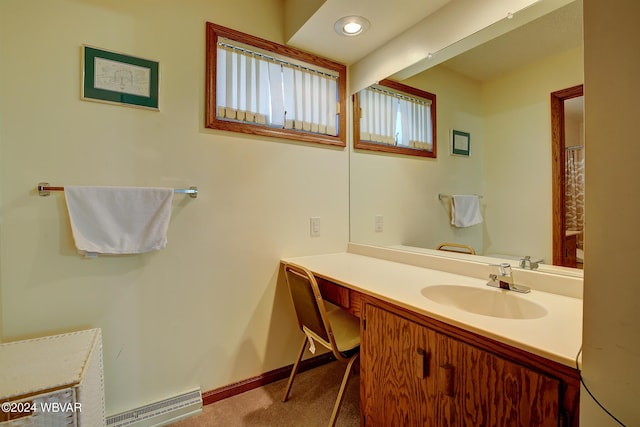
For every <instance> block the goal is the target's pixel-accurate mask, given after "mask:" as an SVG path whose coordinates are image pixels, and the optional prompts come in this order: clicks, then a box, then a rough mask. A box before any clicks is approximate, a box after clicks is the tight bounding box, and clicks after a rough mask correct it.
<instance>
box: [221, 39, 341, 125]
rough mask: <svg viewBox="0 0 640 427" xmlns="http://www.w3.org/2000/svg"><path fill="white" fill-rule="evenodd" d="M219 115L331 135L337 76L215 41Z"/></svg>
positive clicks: (227, 118) (335, 115) (336, 94)
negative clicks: (216, 43)
mask: <svg viewBox="0 0 640 427" xmlns="http://www.w3.org/2000/svg"><path fill="white" fill-rule="evenodd" d="M217 49H218V50H217V70H216V115H217V117H218V118H220V119H225V120H234V121H240V122H245V123H252V124H259V125H266V126H271V127H277V128H283V129H294V130H299V131H304V132H310V133H317V134H324V135H331V136H335V135H337V134H338V127H337V114H338V113H339V112H338V111H337V102H338V87H337V79H338V75H337V74H334V73H332V72H327V71H325V70H319V69H314V68H313V67H312V66H306V65H305V66H303V65H300V64H294V63H291V62H288V61H285V60H282V59H278V58H275V57H272V56H269V55H266V54H264V53H261V52H257V51H253V50H250V49H247V48H245V47H240V46H236V45H233V44H232V43H230V42H227V41H226V40H225V41H224V42H220V41H219V42H218V46H217Z"/></svg>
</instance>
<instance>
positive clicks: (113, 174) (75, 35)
mask: <svg viewBox="0 0 640 427" xmlns="http://www.w3.org/2000/svg"><path fill="white" fill-rule="evenodd" d="M233 5H234V3H233V2H228V1H221V0H193V1H189V2H176V1H171V0H153V1H152V0H136V1H131V2H128V1H116V2H114V1H109V0H49V1H36V0H2V2H0V40H1V45H0V64H2V65H1V68H0V153H1V154H2V158H1V160H0V185H1V187H0V201H1V207H0V212H1V215H2V217H1V223H0V239H1V241H0V269H1V273H0V297H1V300H0V301H1V303H2V306H1V316H0V322H1V324H0V325H1V326H2V331H1V334H0V336H1V337H2V338H3V339H4V340H13V339H17V338H23V337H32V336H41V335H45V334H50V333H56V332H61V331H70V330H77V329H81V328H89V327H100V328H102V330H103V339H104V360H105V384H106V399H107V400H106V402H107V413H108V414H113V413H117V412H119V411H122V410H125V409H129V408H133V407H136V406H138V405H140V404H144V403H148V402H151V401H155V400H158V399H161V398H164V397H167V396H171V395H173V394H176V393H179V392H183V391H185V390H187V389H189V388H191V387H192V386H197V385H200V386H201V387H202V389H203V390H204V391H206V390H211V389H213V388H216V387H219V386H223V385H226V384H230V383H232V382H235V381H238V380H241V379H245V378H249V377H251V376H254V375H258V374H260V373H263V372H266V371H268V370H271V369H275V368H278V367H281V366H284V365H287V364H289V363H292V361H293V358H294V357H295V352H296V349H297V348H298V345H299V338H300V336H299V333H298V332H297V330H296V325H295V320H294V315H293V311H292V307H291V305H290V302H289V300H288V295H287V293H286V290H285V288H283V287H282V286H281V285H282V284H281V283H277V282H276V278H277V271H278V261H279V259H280V258H281V257H283V256H294V255H304V254H313V253H323V252H335V251H341V250H344V249H345V245H346V241H347V238H348V220H349V216H348V178H349V177H348V152H347V150H345V149H334V148H322V147H319V146H312V145H309V144H301V143H294V142H285V141H281V140H275V139H267V138H260V137H245V136H241V135H236V134H231V133H225V132H218V131H209V130H205V129H204V128H203V116H204V81H205V79H204V55H205V38H204V35H205V21H207V20H209V21H212V22H215V23H218V24H222V25H225V26H229V27H233V28H236V29H238V30H241V31H245V32H250V33H251V34H254V35H257V36H260V37H263V38H267V39H270V40H274V41H277V42H282V32H283V23H282V16H283V11H282V2H281V1H280V0H268V1H265V0H259V1H252V2H251V7H245V8H243V12H242V13H239V12H238V10H236V9H235V7H234V6H233ZM82 44H89V45H93V46H96V47H100V48H104V49H109V50H114V51H118V52H123V53H127V54H131V55H136V56H140V57H144V58H150V59H155V60H157V61H159V63H160V71H161V85H160V110H161V111H160V112H154V111H147V110H141V109H134V108H127V107H121V106H113V105H106V104H100V103H92V102H85V101H81V100H80V99H79V88H80V46H81V45H82ZM40 181H49V182H50V183H51V184H52V185H72V184H75V185H123V186H169V187H188V186H191V185H196V186H198V187H199V189H200V195H199V196H198V198H197V199H195V200H194V199H190V198H189V197H187V196H180V195H176V198H175V200H174V205H173V215H172V218H171V224H170V227H169V235H168V241H169V243H168V246H167V247H166V249H163V250H161V251H158V252H154V253H149V254H144V255H139V256H121V257H99V258H97V259H91V260H87V259H83V258H81V257H79V256H78V255H77V254H76V252H75V248H74V246H73V240H72V237H71V234H70V227H69V222H68V217H67V213H66V208H65V204H64V196H63V194H62V193H53V194H52V195H51V196H50V197H48V198H43V197H38V195H37V194H36V192H35V187H36V185H37V183H38V182H40ZM311 216H319V217H320V218H321V222H322V234H321V236H320V237H314V238H311V237H310V235H309V218H310V217H311Z"/></svg>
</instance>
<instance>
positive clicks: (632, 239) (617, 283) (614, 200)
mask: <svg viewBox="0 0 640 427" xmlns="http://www.w3.org/2000/svg"><path fill="white" fill-rule="evenodd" d="M638 16H640V3H638V2H636V1H630V0H613V1H609V2H606V4H604V3H603V2H601V1H599V0H584V37H585V114H586V118H585V150H586V156H585V157H586V165H585V170H586V182H585V184H586V188H585V197H586V198H585V207H586V213H585V218H586V219H587V225H586V234H585V247H586V252H585V277H584V282H585V284H584V333H583V358H582V360H583V376H584V379H585V382H586V384H587V387H589V389H590V390H591V391H592V392H593V394H594V395H595V396H596V397H597V398H598V400H599V401H600V402H601V403H602V404H603V405H604V406H605V407H607V408H608V409H609V410H610V411H611V412H613V414H615V415H616V416H617V417H618V418H619V419H620V420H621V421H622V422H623V423H624V424H625V425H627V426H637V425H640V406H639V405H638V396H640V369H639V368H638V366H640V339H638V337H639V336H640V334H639V330H638V325H640V310H639V309H638V308H639V306H638V301H639V300H640V299H639V297H638V288H639V287H638V272H637V265H638V259H639V257H640V246H639V245H638V241H640V227H639V226H638V210H639V209H640V202H639V199H638V182H640V168H638V159H639V158H640V144H638V104H637V100H638V98H639V97H640V84H639V83H638V70H640V51H639V50H638V48H637V44H638V43H637V41H638V40H640V29H639V27H638V25H637V19H638ZM581 397H582V398H581V405H582V406H581V408H582V409H581V421H582V423H581V425H583V426H588V427H591V426H593V427H596V426H597V427H606V426H615V425H618V424H617V423H615V422H614V421H612V420H611V419H610V418H608V417H607V416H606V415H605V414H604V412H603V411H602V410H600V409H599V408H598V407H597V406H596V405H595V404H594V403H593V401H592V400H591V399H590V398H589V397H588V396H587V394H586V393H582V395H581Z"/></svg>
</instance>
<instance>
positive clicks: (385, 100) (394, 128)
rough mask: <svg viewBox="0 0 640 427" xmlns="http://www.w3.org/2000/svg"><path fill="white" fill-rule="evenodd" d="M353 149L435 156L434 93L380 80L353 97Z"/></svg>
mask: <svg viewBox="0 0 640 427" xmlns="http://www.w3.org/2000/svg"><path fill="white" fill-rule="evenodd" d="M353 103H354V108H353V111H354V121H353V123H354V132H353V135H354V148H357V149H363V150H374V151H383V152H388V153H396V154H407V155H411V156H420V157H434V158H435V157H437V152H436V146H437V144H436V96H435V95H434V94H432V93H429V92H426V91H423V90H420V89H416V88H413V87H411V86H407V85H404V84H402V83H398V82H395V81H392V80H382V81H380V82H379V83H378V84H375V85H372V86H369V87H367V88H365V89H363V90H361V91H360V92H358V93H356V94H355V95H354V96H353Z"/></svg>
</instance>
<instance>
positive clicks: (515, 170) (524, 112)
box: [350, 0, 584, 274]
mask: <svg viewBox="0 0 640 427" xmlns="http://www.w3.org/2000/svg"><path fill="white" fill-rule="evenodd" d="M453 48H455V46H454V47H453ZM436 55H437V54H436ZM391 78H393V76H391ZM583 80H584V76H583V49H582V3H581V1H580V0H576V1H574V2H571V3H569V4H567V5H566V6H563V7H560V8H558V9H556V10H554V11H553V12H551V13H549V14H547V15H545V16H543V17H541V18H538V19H536V20H534V21H532V22H530V23H528V24H526V25H523V26H522V27H519V28H516V29H515V30H513V31H511V32H509V33H508V34H506V35H504V36H501V37H497V38H495V39H493V40H491V41H489V42H488V43H485V44H484V45H482V46H479V47H477V48H475V49H472V50H471V51H468V52H465V53H463V54H462V55H459V56H457V57H454V58H452V59H450V60H448V61H445V62H442V63H440V64H438V65H436V66H434V67H432V68H429V69H427V70H425V71H422V72H420V73H418V74H415V75H413V76H411V77H408V78H406V79H404V80H402V81H401V83H402V84H404V85H407V86H412V87H415V88H418V89H421V90H425V91H428V92H431V93H437V94H438V119H437V135H436V138H437V140H439V141H440V142H441V143H442V141H449V139H450V138H449V137H450V132H451V130H452V129H456V130H461V131H464V132H468V133H470V134H471V135H473V151H472V153H471V155H470V156H469V157H466V156H465V157H461V156H451V155H448V153H446V152H445V153H443V151H442V146H441V150H440V156H439V157H438V158H437V159H432V158H417V157H407V156H398V155H394V154H385V153H372V152H365V151H360V150H357V149H354V150H353V152H352V153H351V157H350V162H351V170H350V173H351V196H350V197H351V240H352V241H353V242H355V243H363V244H369V245H376V246H385V247H398V248H404V249H409V250H421V249H420V248H427V249H426V250H427V251H430V250H433V249H435V248H436V246H437V245H438V244H440V243H443V242H453V243H460V244H465V245H469V246H471V247H473V248H474V249H475V251H476V252H477V253H478V254H480V255H483V256H490V257H492V258H491V259H494V258H499V259H507V260H511V263H512V265H514V266H517V265H518V261H517V260H519V259H520V258H521V257H523V256H527V255H528V256H531V258H532V259H542V260H543V261H544V263H545V264H547V265H551V264H552V262H553V256H552V222H553V210H552V144H551V114H550V105H549V104H550V103H549V96H550V94H551V93H552V92H554V91H557V90H559V89H562V88H567V87H572V86H575V85H579V84H582V83H583ZM440 193H442V194H447V195H458V194H478V195H482V196H483V197H482V199H481V208H480V209H481V214H482V216H483V222H482V223H480V224H478V225H474V226H471V227H453V226H452V225H451V217H450V215H451V210H450V199H448V198H443V199H442V200H441V199H440V198H439V197H438V195H439V194H440ZM376 217H378V218H380V217H382V218H383V224H384V227H383V228H381V227H376V226H375V223H376V221H375V218H376ZM376 230H377V231H376ZM443 255H444V253H443ZM456 256H458V255H457V254H456ZM465 256H469V255H465ZM543 267H547V266H543ZM543 267H541V269H543ZM551 270H553V271H559V272H564V271H566V272H567V273H568V274H574V273H575V274H580V273H579V272H577V271H574V270H573V269H565V268H560V267H558V268H554V267H551Z"/></svg>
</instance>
